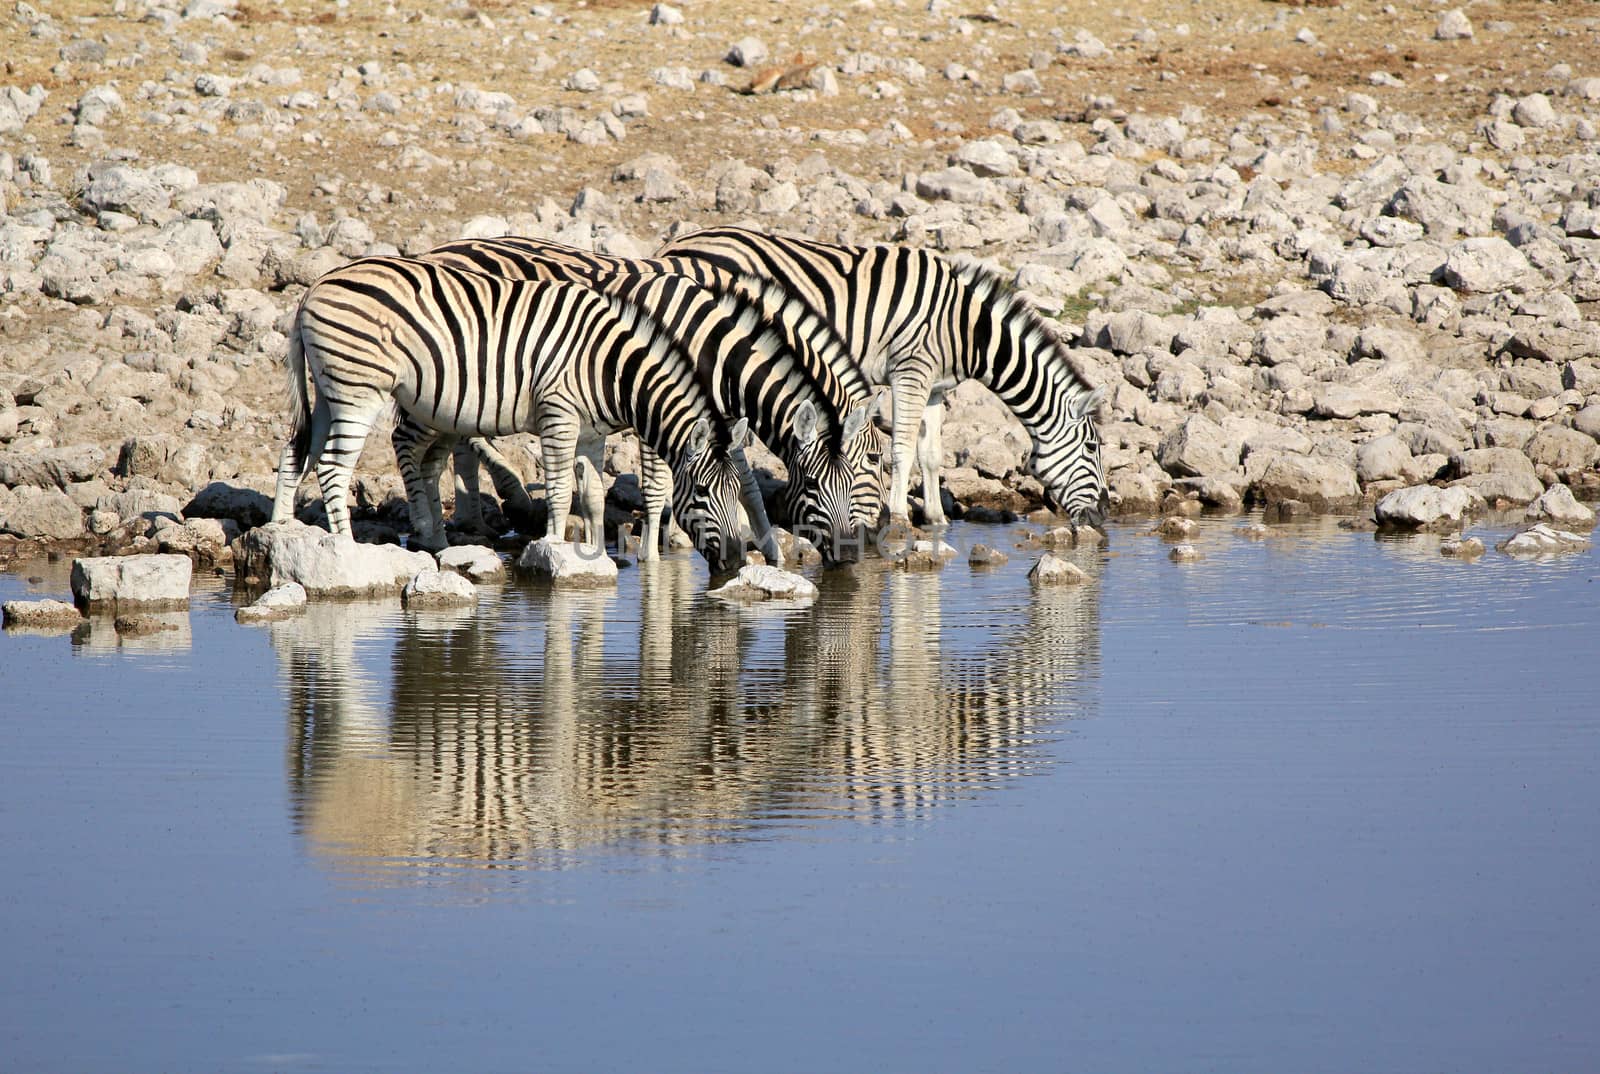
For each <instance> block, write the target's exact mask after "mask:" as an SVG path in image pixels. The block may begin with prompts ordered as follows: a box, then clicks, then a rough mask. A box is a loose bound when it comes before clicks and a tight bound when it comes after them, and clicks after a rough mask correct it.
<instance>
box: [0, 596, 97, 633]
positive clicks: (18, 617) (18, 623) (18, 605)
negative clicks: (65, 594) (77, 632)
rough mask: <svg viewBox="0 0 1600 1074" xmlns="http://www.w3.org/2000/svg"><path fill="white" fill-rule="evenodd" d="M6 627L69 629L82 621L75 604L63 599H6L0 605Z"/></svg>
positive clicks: (0, 614) (0, 612)
mask: <svg viewBox="0 0 1600 1074" xmlns="http://www.w3.org/2000/svg"><path fill="white" fill-rule="evenodd" d="M0 616H3V622H4V624H5V626H6V628H7V629H11V628H16V629H20V630H49V631H55V630H71V629H72V628H73V627H75V626H77V625H78V624H79V623H80V622H82V621H83V613H82V612H80V611H78V608H77V606H76V605H73V604H68V603H67V602H66V601H64V600H8V601H6V602H5V604H4V605H0Z"/></svg>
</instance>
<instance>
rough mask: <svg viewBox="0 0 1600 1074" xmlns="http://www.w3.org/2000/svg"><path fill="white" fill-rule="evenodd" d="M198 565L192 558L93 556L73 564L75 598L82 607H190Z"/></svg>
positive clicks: (73, 592) (114, 608)
mask: <svg viewBox="0 0 1600 1074" xmlns="http://www.w3.org/2000/svg"><path fill="white" fill-rule="evenodd" d="M193 573H194V564H193V563H192V562H190V560H189V557H188V556H174V555H153V556H150V555H145V556H92V557H87V558H84V559H77V560H74V561H73V563H72V596H73V599H74V600H75V601H77V603H78V606H79V607H81V608H86V609H89V610H90V611H94V610H97V609H107V610H117V609H122V608H129V607H137V608H146V609H162V608H168V609H172V608H187V607H188V606H189V580H190V577H191V575H192V574H193Z"/></svg>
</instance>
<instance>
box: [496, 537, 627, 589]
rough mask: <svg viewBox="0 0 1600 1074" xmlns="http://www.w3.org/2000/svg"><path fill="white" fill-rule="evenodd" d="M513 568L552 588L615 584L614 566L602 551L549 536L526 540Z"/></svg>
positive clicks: (615, 567) (601, 549) (589, 545)
mask: <svg viewBox="0 0 1600 1074" xmlns="http://www.w3.org/2000/svg"><path fill="white" fill-rule="evenodd" d="M517 567H518V568H519V569H521V570H525V571H528V572H530V573H532V574H534V575H537V576H538V577H541V578H548V579H549V580H550V581H551V582H552V583H554V584H556V585H565V586H588V587H599V586H608V585H615V584H616V581H617V565H616V563H614V562H613V561H612V559H611V557H610V556H608V555H606V550H605V549H604V548H599V547H596V546H595V545H592V544H579V543H577V542H574V541H557V540H554V539H553V538H550V537H541V538H539V539H538V540H537V541H530V542H529V543H528V547H526V548H524V549H523V550H522V555H521V556H519V557H517Z"/></svg>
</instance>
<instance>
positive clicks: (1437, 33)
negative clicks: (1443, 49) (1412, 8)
mask: <svg viewBox="0 0 1600 1074" xmlns="http://www.w3.org/2000/svg"><path fill="white" fill-rule="evenodd" d="M1471 36H1472V20H1471V19H1469V18H1467V15H1466V12H1464V11H1462V10H1461V9H1460V8H1458V7H1457V8H1451V9H1450V10H1449V11H1446V12H1445V13H1444V14H1443V15H1440V16H1439V25H1438V26H1436V27H1435V28H1434V31H1433V39H1434V40H1435V41H1461V40H1464V39H1466V38H1469V37H1471Z"/></svg>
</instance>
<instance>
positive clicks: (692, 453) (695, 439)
mask: <svg viewBox="0 0 1600 1074" xmlns="http://www.w3.org/2000/svg"><path fill="white" fill-rule="evenodd" d="M710 447H711V422H710V421H708V420H706V419H705V418H699V419H697V420H696V421H695V423H694V424H693V425H691V426H690V427H689V451H688V457H689V458H691V459H698V458H699V457H700V456H702V455H704V454H705V453H706V451H707V449H709V448H710Z"/></svg>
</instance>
